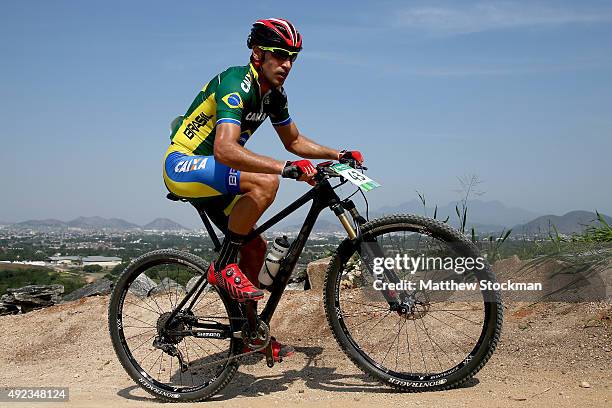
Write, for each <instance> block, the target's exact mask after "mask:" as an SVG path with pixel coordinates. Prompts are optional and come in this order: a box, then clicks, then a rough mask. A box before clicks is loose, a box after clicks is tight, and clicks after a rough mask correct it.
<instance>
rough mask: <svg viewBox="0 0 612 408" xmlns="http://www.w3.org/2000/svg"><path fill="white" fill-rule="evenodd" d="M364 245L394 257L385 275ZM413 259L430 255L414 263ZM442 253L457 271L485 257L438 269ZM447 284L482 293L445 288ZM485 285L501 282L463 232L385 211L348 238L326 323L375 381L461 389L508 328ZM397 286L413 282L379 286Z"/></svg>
mask: <svg viewBox="0 0 612 408" xmlns="http://www.w3.org/2000/svg"><path fill="white" fill-rule="evenodd" d="M367 246H369V247H368V248H366V247H367ZM365 249H367V250H369V252H370V254H371V253H376V254H379V255H381V258H384V259H392V261H388V263H387V264H386V265H385V268H382V267H381V268H379V271H380V270H384V269H386V271H385V273H384V274H382V273H381V274H380V275H376V274H373V273H372V269H374V268H372V259H371V258H370V259H369V260H368V259H366V258H364V257H362V256H363V255H364V254H365V253H366V252H368V251H366V250H365ZM404 255H405V256H404ZM408 257H411V258H413V259H415V258H421V259H422V260H423V261H420V262H422V263H421V264H418V263H412V264H411V263H410V262H408V261H409V258H408ZM438 258H439V259H442V260H443V262H446V265H452V266H455V267H456V266H457V265H459V263H458V262H459V260H460V259H464V260H465V259H468V258H472V259H475V260H478V262H480V263H479V264H478V265H479V268H473V270H471V271H470V272H469V273H463V274H459V273H457V271H456V270H454V271H449V270H448V268H446V267H445V265H443V264H442V263H436V261H432V265H429V260H432V259H433V260H435V259H438ZM449 260H450V261H449ZM402 261H404V262H402ZM417 262H419V261H418V260H417ZM425 262H427V265H425ZM366 263H369V267H368V266H367V265H366ZM375 264H377V265H378V266H379V267H380V266H381V264H382V261H381V262H378V263H375ZM461 264H462V265H463V266H465V261H461ZM411 265H412V266H413V267H412V268H411ZM417 265H420V267H418V266H417ZM424 266H431V267H424ZM460 269H465V268H463V267H462V268H460ZM389 275H393V276H395V277H396V280H395V282H390V281H389V280H390V279H389ZM375 281H377V282H375ZM445 281H446V282H449V281H454V282H457V283H464V284H470V285H472V286H467V287H471V288H476V290H475V291H474V290H472V291H465V292H463V291H458V290H456V289H455V290H453V289H448V287H449V286H446V288H447V289H448V290H446V291H445V290H440V288H443V286H441V285H440V283H442V282H445ZM481 281H486V282H492V283H494V282H495V276H494V274H493V272H492V271H491V268H490V266H489V265H488V263H487V262H486V260H485V259H484V258H483V257H482V256H481V254H480V253H479V251H478V249H477V248H476V246H475V245H474V244H473V243H472V242H471V241H470V240H468V239H467V238H466V237H464V236H463V235H462V234H460V233H459V232H458V231H456V230H454V229H453V228H451V227H449V226H448V225H446V224H445V223H442V222H440V221H437V220H434V219H430V218H426V217H420V216H416V215H407V214H406V215H405V214H398V215H392V216H386V217H382V218H379V219H375V220H372V221H369V222H367V223H365V224H363V225H362V226H361V234H360V235H359V237H358V239H356V240H354V241H350V240H348V239H347V240H345V241H344V242H343V243H342V244H341V245H340V247H339V248H338V250H337V251H336V253H335V254H334V256H333V257H332V260H331V261H330V263H329V265H328V269H327V273H326V282H325V293H324V302H325V311H326V315H327V320H328V322H329V325H330V327H331V330H332V332H333V334H334V336H335V338H336V340H337V342H338V344H339V345H340V347H341V348H342V350H343V351H344V352H345V354H346V355H347V356H348V357H349V358H350V359H351V360H352V361H353V362H354V363H355V365H357V367H359V368H360V369H361V370H362V371H363V372H364V373H366V374H367V375H369V376H370V377H372V378H374V379H375V380H378V381H380V382H383V383H385V384H388V385H390V386H392V387H393V388H396V389H400V390H402V391H408V392H420V391H427V390H442V389H448V388H453V387H457V386H459V385H461V384H463V383H465V382H466V381H467V380H468V379H470V378H472V377H473V376H474V375H475V374H476V373H477V372H478V371H479V370H480V369H481V368H482V367H483V366H484V364H485V363H486V362H487V361H488V360H489V358H490V357H491V355H492V354H493V351H494V350H495V347H496V345H497V343H498V341H499V337H500V334H501V328H502V320H503V306H502V302H501V297H500V293H499V292H498V291H495V290H491V289H488V286H487V288H484V289H481V287H480V282H481ZM398 282H404V287H402V286H399V287H398V286H395V288H393V287H392V286H387V289H388V288H389V287H392V288H393V289H389V290H386V291H382V290H380V289H381V288H382V287H383V284H384V283H398ZM405 282H413V284H412V286H407V285H410V284H406V283H405ZM420 282H425V284H421V283H420ZM447 285H448V284H447ZM473 285H476V286H473ZM406 286H407V287H406ZM398 288H399V289H398ZM406 299H409V301H408V302H406Z"/></svg>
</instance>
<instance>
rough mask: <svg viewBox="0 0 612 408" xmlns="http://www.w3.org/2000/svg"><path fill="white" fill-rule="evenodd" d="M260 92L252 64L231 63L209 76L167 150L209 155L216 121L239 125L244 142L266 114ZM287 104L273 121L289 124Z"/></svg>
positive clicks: (263, 99) (175, 131) (274, 123)
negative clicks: (210, 78) (232, 65)
mask: <svg viewBox="0 0 612 408" xmlns="http://www.w3.org/2000/svg"><path fill="white" fill-rule="evenodd" d="M269 94H270V92H267V93H266V94H265V95H263V96H262V95H260V87H259V79H258V74H257V71H256V70H255V68H254V67H253V65H252V64H250V63H249V64H248V65H246V66H241V67H230V68H228V69H227V70H225V71H223V72H222V73H220V74H219V75H217V76H215V77H214V78H213V79H212V80H210V81H209V82H208V83H207V84H206V85H205V86H204V88H202V90H201V91H200V92H199V93H198V95H197V96H196V98H195V100H194V101H193V103H192V104H191V106H190V107H189V109H188V110H187V112H186V113H185V115H184V117H183V118H182V119H181V120H179V121H177V123H176V124H175V126H174V128H173V129H172V135H171V136H170V140H171V141H172V145H171V146H170V149H169V150H173V151H180V152H182V153H186V154H192V155H205V156H208V155H212V154H213V151H214V149H213V146H214V143H215V134H216V129H217V125H218V124H220V123H235V124H237V125H239V126H240V140H239V143H240V144H241V145H244V144H245V143H246V142H247V140H248V139H249V138H250V137H251V135H252V134H253V132H255V130H256V129H257V128H258V127H259V126H260V125H261V123H262V122H263V121H264V120H265V119H266V118H267V117H268V115H267V114H266V112H265V109H264V105H266V102H268V101H267V100H266V98H268V97H269ZM290 122H291V118H290V116H289V111H288V109H287V106H285V107H284V109H282V112H281V113H280V115H276V116H275V117H274V120H273V122H272V124H273V125H274V126H282V125H286V124H289V123H290Z"/></svg>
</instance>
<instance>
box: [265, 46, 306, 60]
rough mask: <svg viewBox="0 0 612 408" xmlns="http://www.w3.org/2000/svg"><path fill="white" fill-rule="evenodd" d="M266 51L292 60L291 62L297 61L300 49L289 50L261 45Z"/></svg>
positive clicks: (277, 56) (283, 58) (280, 57)
mask: <svg viewBox="0 0 612 408" xmlns="http://www.w3.org/2000/svg"><path fill="white" fill-rule="evenodd" d="M259 48H261V49H262V50H264V51H270V52H271V53H272V54H273V55H274V56H275V57H276V58H278V59H282V60H290V61H291V62H293V61H295V60H296V58H297V56H298V53H299V51H289V50H286V49H284V48H278V47H262V46H259Z"/></svg>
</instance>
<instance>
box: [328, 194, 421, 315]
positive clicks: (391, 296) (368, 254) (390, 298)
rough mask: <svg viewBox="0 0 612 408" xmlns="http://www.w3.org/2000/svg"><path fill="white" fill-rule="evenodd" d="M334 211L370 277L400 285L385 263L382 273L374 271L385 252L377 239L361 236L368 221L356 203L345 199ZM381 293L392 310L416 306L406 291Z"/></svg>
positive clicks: (403, 310) (393, 272)
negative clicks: (377, 260)
mask: <svg viewBox="0 0 612 408" xmlns="http://www.w3.org/2000/svg"><path fill="white" fill-rule="evenodd" d="M332 210H333V211H334V213H335V214H336V216H337V217H338V219H339V220H340V222H341V223H342V225H343V226H344V228H345V230H346V232H347V234H348V236H349V239H350V240H351V241H354V242H355V244H356V246H357V252H358V254H359V257H360V258H361V260H362V265H363V264H365V266H366V268H367V270H368V272H369V273H370V275H371V276H373V277H374V278H375V279H379V278H383V277H384V278H385V280H386V281H387V282H390V283H399V282H400V279H399V277H398V276H397V274H396V273H395V271H393V270H391V269H388V268H386V267H384V263H383V272H382V273H376V272H375V271H374V269H373V267H372V266H373V264H374V259H375V258H384V256H385V255H384V251H383V249H382V248H381V247H380V245H379V244H378V242H377V241H376V239H373V240H364V238H367V237H364V236H363V235H362V234H361V226H362V225H363V224H365V223H366V219H365V218H363V216H361V214H359V211H357V207H356V206H355V203H353V201H352V200H350V199H345V200H343V201H342V202H340V203H339V204H338V205H336V206H335V207H333V206H332ZM344 210H347V211H348V212H349V214H350V215H351V217H352V218H353V223H354V225H355V228H353V226H352V225H351V223H350V222H349V220H348V217H347V216H346V214H345V211H344ZM380 292H381V293H382V295H383V297H384V298H385V300H386V301H387V303H389V308H390V309H391V310H399V311H402V312H404V313H405V312H407V311H409V310H410V309H412V307H413V306H414V304H415V299H414V296H413V295H414V294H408V293H406V291H393V290H388V289H385V290H381V291H380ZM398 297H399V299H398Z"/></svg>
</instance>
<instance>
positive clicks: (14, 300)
mask: <svg viewBox="0 0 612 408" xmlns="http://www.w3.org/2000/svg"><path fill="white" fill-rule="evenodd" d="M62 293H64V285H28V286H24V287H22V288H18V289H12V288H9V289H7V290H6V294H5V295H3V296H2V298H0V301H1V302H2V303H4V304H9V305H14V306H19V308H20V309H21V312H22V313H26V312H29V311H30V310H34V309H38V308H41V307H47V306H52V305H54V304H56V303H58V302H59V301H61V300H62V298H61V295H62Z"/></svg>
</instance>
